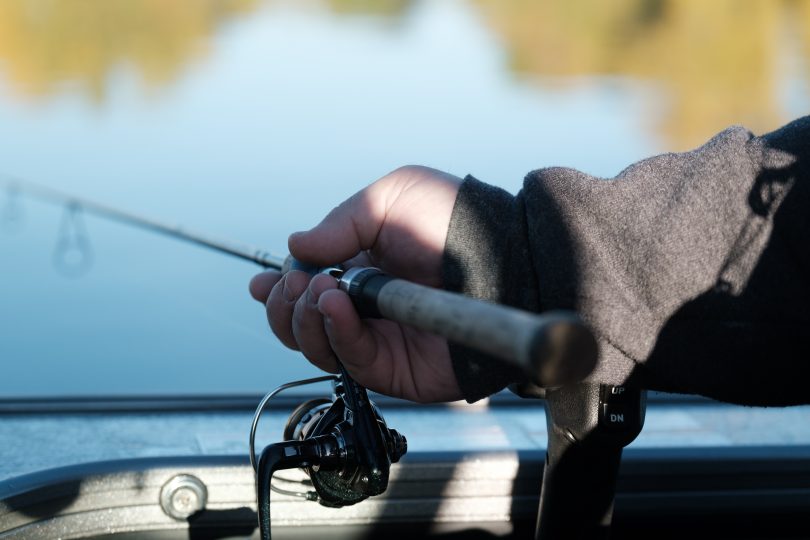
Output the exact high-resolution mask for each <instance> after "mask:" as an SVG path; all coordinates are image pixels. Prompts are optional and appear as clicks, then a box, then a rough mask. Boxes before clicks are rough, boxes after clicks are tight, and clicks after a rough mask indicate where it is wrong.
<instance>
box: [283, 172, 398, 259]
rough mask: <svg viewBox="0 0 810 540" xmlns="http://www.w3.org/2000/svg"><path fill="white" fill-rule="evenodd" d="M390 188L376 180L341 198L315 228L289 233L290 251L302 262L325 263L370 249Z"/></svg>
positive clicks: (379, 225)
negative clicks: (345, 197)
mask: <svg viewBox="0 0 810 540" xmlns="http://www.w3.org/2000/svg"><path fill="white" fill-rule="evenodd" d="M390 191H391V188H390V186H389V185H386V183H383V182H377V183H375V184H372V185H370V186H368V187H367V188H365V189H363V190H362V191H359V192H357V193H356V194H354V195H353V196H352V197H350V198H349V199H347V200H345V201H343V202H342V203H341V204H340V205H339V206H337V207H336V208H335V209H333V210H332V211H331V212H329V214H328V215H327V216H326V217H325V218H324V219H323V221H321V222H320V223H319V224H318V225H316V226H315V227H314V228H312V229H310V230H309V231H304V232H297V233H293V234H292V235H290V238H289V240H288V242H287V243H288V247H289V249H290V254H291V255H292V256H293V257H295V258H296V259H299V260H301V261H304V262H308V263H312V264H315V265H321V266H325V265H328V264H334V263H336V262H342V261H345V260H347V259H351V258H352V257H354V256H356V255H357V254H358V253H360V252H361V251H363V250H366V249H370V248H371V247H372V246H373V245H374V243H375V242H376V240H377V235H378V234H379V232H380V229H381V228H382V226H383V223H384V222H385V215H386V211H387V204H388V201H389V200H395V199H396V196H392V194H391V193H389V192H390Z"/></svg>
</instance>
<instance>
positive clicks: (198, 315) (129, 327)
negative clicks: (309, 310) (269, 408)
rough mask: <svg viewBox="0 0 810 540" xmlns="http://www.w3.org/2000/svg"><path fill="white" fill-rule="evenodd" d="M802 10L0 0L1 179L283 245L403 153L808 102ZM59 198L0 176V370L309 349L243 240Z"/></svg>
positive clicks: (527, 148) (421, 155) (630, 145)
mask: <svg viewBox="0 0 810 540" xmlns="http://www.w3.org/2000/svg"><path fill="white" fill-rule="evenodd" d="M809 13H810V0H802V1H793V2H788V1H782V0H773V1H771V0H747V1H746V0H736V1H732V0H712V1H710V2H698V1H693V0H678V1H677V2H675V1H643V0H610V1H603V0H588V1H586V0H544V1H543V2H539V1H538V2H534V1H528V0H526V1H518V0H512V1H507V0H0V185H2V180H3V174H5V173H8V174H11V175H13V176H20V177H22V178H28V179H33V180H37V181H41V182H43V183H46V184H49V185H51V186H53V187H55V188H58V189H61V190H63V191H67V192H71V193H75V194H77V195H79V196H86V197H88V198H90V199H94V200H98V201H101V202H103V203H107V204H110V205H112V206H117V207H120V208H123V209H126V210H128V211H132V212H134V213H137V214H142V215H145V216H147V217H150V218H154V219H157V220H160V221H164V222H168V223H179V224H182V225H184V226H188V227H189V228H190V229H192V230H199V231H201V232H203V233H206V234H211V235H212V236H216V237H223V238H227V239H231V240H234V241H237V242H239V243H242V242H244V243H246V244H250V245H256V246H257V247H261V248H265V249H269V250H272V251H278V250H283V249H284V247H285V246H286V238H287V235H288V234H289V233H290V232H291V231H294V230H300V229H303V228H306V227H311V226H312V225H313V224H314V223H316V222H317V221H318V220H319V219H320V218H321V217H322V216H323V215H324V214H325V213H326V212H328V211H329V210H330V209H331V208H332V207H333V206H334V204H335V203H336V202H337V201H339V200H342V199H343V198H345V197H347V196H348V195H350V194H351V193H353V192H354V191H356V190H358V189H361V188H362V187H363V186H365V185H367V183H368V182H369V181H371V180H372V179H374V178H376V177H379V176H380V175H382V174H384V173H385V172H387V171H389V170H391V169H393V168H394V167H397V166H400V165H402V164H404V163H408V162H419V163H424V164H427V165H431V166H435V167H437V168H440V169H444V170H448V171H450V172H452V173H454V174H458V175H460V176H463V175H464V174H466V173H473V174H475V175H476V176H477V177H479V178H481V179H482V180H485V181H488V182H491V183H496V184H498V185H500V186H502V187H504V188H505V189H508V190H510V191H516V190H517V189H519V186H520V182H521V179H522V178H523V176H524V175H525V173H526V172H527V171H528V170H530V169H532V168H537V167H542V166H547V165H564V166H573V167H577V168H580V169H583V170H585V171H587V172H590V173H593V174H597V175H605V176H610V175H613V174H616V173H617V172H618V171H620V170H622V169H623V168H624V167H626V166H627V165H628V164H629V163H632V162H633V161H635V160H638V159H641V158H644V157H646V156H649V155H651V154H653V153H657V152H661V151H667V150H674V149H679V148H684V147H686V146H691V145H693V144H695V143H700V142H702V141H704V140H705V139H706V138H707V137H709V136H711V135H712V134H714V133H715V132H716V131H718V130H720V129H722V128H724V127H726V126H727V125H728V124H731V123H744V124H746V125H748V126H749V127H751V128H753V129H755V130H757V131H762V130H765V129H770V128H772V127H774V126H776V125H778V124H779V123H781V122H783V121H784V120H786V119H787V117H788V116H798V115H800V114H803V113H806V112H807V109H808V104H810V91H808V87H809V85H808V83H810V77H808V68H807V64H808V58H810V35H809V34H808V31H809V30H810V24H808V16H809V15H808V14H809ZM156 89H158V90H160V91H159V92H155V90H156ZM144 97H146V98H147V99H144ZM61 210H62V209H59V208H54V207H51V206H47V205H43V204H41V203H37V202H34V201H30V200H27V199H25V198H21V197H20V196H19V195H18V194H16V193H15V192H14V191H13V190H10V191H7V192H5V191H2V190H0V261H1V262H2V270H0V276H2V278H3V279H2V280H0V328H2V330H0V364H2V365H3V367H4V371H3V377H0V396H3V395H27V396H31V395H53V394H68V395H75V394H88V393H89V394H94V393H95V394H98V393H105V394H107V393H109V394H116V395H119V394H128V393H136V394H139V393H150V394H155V393H166V394H177V393H186V394H189V393H209V392H256V393H258V392H262V391H266V390H267V389H268V388H270V387H272V386H275V385H277V384H280V383H283V382H286V381H289V380H293V379H298V378H306V377H312V376H315V375H316V374H317V372H316V371H315V368H314V367H311V366H310V365H309V364H308V363H306V362H305V361H303V360H302V358H301V356H300V354H297V353H294V352H292V351H287V350H285V349H284V347H283V346H282V345H281V344H280V343H279V342H278V341H277V340H276V339H274V338H273V336H272V333H271V332H269V330H268V328H267V324H266V321H265V318H264V314H263V310H262V308H261V306H259V305H257V304H255V303H254V302H253V301H252V300H251V299H249V298H248V295H247V293H246V291H245V288H246V283H247V281H248V279H249V278H250V276H251V275H252V273H253V271H254V268H253V267H252V266H250V265H248V264H246V263H240V262H238V261H234V260H231V259H228V258H225V257H221V256H219V255H216V254H214V253H211V252H209V251H205V250H200V249H198V248H197V247H195V246H191V245H185V244H180V243H177V242H174V241H171V240H167V239H165V238H160V237H155V236H153V235H148V234H144V233H143V232H142V231H138V230H131V229H128V228H126V227H121V226H120V225H118V224H114V223H107V222H103V221H101V220H98V219H96V218H94V217H92V216H90V215H86V216H84V217H85V218H86V219H85V221H80V219H81V218H80V217H79V215H78V214H76V213H75V211H74V212H72V213H71V212H68V214H66V215H65V216H63V215H62V213H61ZM85 225H86V230H85ZM11 233H14V234H11ZM91 261H92V263H93V264H92V267H91V268H89V270H88V271H87V272H86V274H83V277H82V278H81V279H69V278H67V277H65V276H66V275H72V274H80V273H81V271H82V270H85V269H86V268H85V267H86V266H87V265H89V263H90V262H91ZM54 266H56V268H57V270H58V271H54Z"/></svg>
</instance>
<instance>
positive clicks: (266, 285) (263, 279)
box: [248, 270, 281, 304]
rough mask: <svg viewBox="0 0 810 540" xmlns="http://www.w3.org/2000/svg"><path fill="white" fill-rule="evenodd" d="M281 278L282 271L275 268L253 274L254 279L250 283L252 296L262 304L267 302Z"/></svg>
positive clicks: (249, 287)
mask: <svg viewBox="0 0 810 540" xmlns="http://www.w3.org/2000/svg"><path fill="white" fill-rule="evenodd" d="M280 279H281V273H280V272H276V271H275V270H268V271H266V272H262V273H261V274H256V275H255V276H253V279H251V280H250V285H248V290H249V291H250V296H252V297H253V298H254V299H255V300H258V301H259V302H261V303H262V304H266V303H267V299H268V298H269V297H270V291H272V290H273V287H274V286H275V285H276V283H278V282H279V280H280Z"/></svg>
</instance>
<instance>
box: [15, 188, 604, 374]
mask: <svg viewBox="0 0 810 540" xmlns="http://www.w3.org/2000/svg"><path fill="white" fill-rule="evenodd" d="M5 184H6V188H7V189H9V190H13V191H16V192H18V193H24V194H26V195H28V196H30V197H33V198H37V199H41V200H44V201H49V202H55V203H58V204H64V205H67V206H68V207H69V208H74V209H75V208H81V209H82V210H84V211H85V212H88V213H91V214H95V215H96V216H98V217H101V218H104V219H108V220H112V221H116V222H119V223H122V224H125V225H129V226H133V227H136V228H139V229H143V230H147V231H151V232H156V233H159V234H162V235H164V236H168V237H172V238H175V239H178V240H181V241H185V242H190V243H193V244H197V245H199V246H202V247H205V248H209V249H213V250H215V251H218V252H220V253H225V254H227V255H230V256H233V257H237V258H240V259H243V260H247V261H251V262H253V263H256V264H258V265H259V266H261V267H263V268H267V269H273V270H277V271H280V272H287V271H289V270H302V271H305V272H307V273H309V274H312V275H314V274H317V273H326V274H329V275H331V276H333V277H334V278H336V279H337V280H338V286H339V288H340V289H341V290H343V291H345V292H346V293H347V294H348V295H349V297H350V298H351V299H352V301H353V303H354V305H355V307H356V308H357V310H358V313H359V314H360V316H361V317H364V318H385V319H389V320H393V321H396V322H399V323H403V324H407V325H410V326H414V327H416V328H419V329H420V330H425V331H427V332H431V333H434V334H438V335H441V336H443V337H445V338H447V339H448V340H450V341H453V342H456V343H459V344H461V345H464V346H467V347H470V348H473V349H476V350H478V351H480V352H483V353H486V354H490V355H492V356H495V357H498V358H500V359H502V360H504V361H506V362H508V363H511V364H514V365H517V366H518V367H520V368H521V369H523V371H524V372H525V373H526V374H527V376H528V377H529V378H530V379H531V380H532V382H533V383H535V384H537V385H539V386H541V387H549V386H560V385H562V384H567V383H570V382H578V381H580V380H582V379H584V378H585V377H586V376H587V375H588V374H589V373H590V372H591V371H592V370H593V368H594V366H595V364H596V360H597V344H596V341H595V339H594V338H593V335H592V334H591V332H590V330H589V329H588V328H587V327H586V326H585V325H584V323H583V322H582V321H581V319H580V318H579V317H578V316H577V315H576V314H574V313H572V312H564V311H556V312H548V313H544V314H540V315H538V314H534V313H529V312H526V311H522V310H518V309H515V308H511V307H507V306H503V305H498V304H492V303H489V302H484V301H481V300H477V299H474V298H470V297H467V296H463V295H460V294H455V293H451V292H448V291H443V290H439V289H434V288H432V287H426V286H423V285H419V284H416V283H412V282H410V281H406V280H404V279H399V278H395V277H392V276H389V275H386V274H384V273H383V272H382V271H380V270H379V269H377V268H371V267H352V268H348V269H344V268H343V267H342V266H341V265H335V266H330V267H326V268H316V267H313V266H312V265H308V264H306V263H302V262H300V261H297V260H295V259H294V258H292V257H290V256H288V257H279V256H276V255H273V254H271V253H270V252H268V251H265V250H261V249H255V248H252V247H248V246H243V245H240V244H237V243H234V242H230V241H226V240H220V239H215V238H212V237H210V236H208V235H204V234H201V233H197V232H192V231H189V230H187V229H185V228H183V227H181V226H178V225H169V224H166V223H162V222H160V221H157V220H154V219H151V218H146V217H143V216H140V215H137V214H134V213H132V212H128V211H125V210H121V209H119V208H116V207H113V206H109V205H106V204H102V203H99V202H96V201H93V200H90V199H87V198H84V197H79V196H76V195H74V194H72V193H67V192H63V191H60V190H57V189H54V188H51V187H48V186H44V185H41V184H38V183H35V182H31V181H29V180H22V179H19V178H14V179H13V180H6V182H5Z"/></svg>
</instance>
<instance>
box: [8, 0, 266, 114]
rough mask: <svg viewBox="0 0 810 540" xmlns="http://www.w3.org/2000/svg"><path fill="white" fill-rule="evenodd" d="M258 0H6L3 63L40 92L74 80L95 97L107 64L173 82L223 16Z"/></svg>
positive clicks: (26, 88) (26, 90)
mask: <svg viewBox="0 0 810 540" xmlns="http://www.w3.org/2000/svg"><path fill="white" fill-rule="evenodd" d="M255 4H256V1H255V0H204V1H200V0H172V1H171V2H165V1H163V0H103V1H97V0H68V1H62V0H36V1H31V0H3V1H2V2H0V68H2V71H3V72H5V75H6V77H8V78H9V79H11V81H12V82H13V85H14V87H15V89H16V90H17V91H18V92H21V93H23V94H26V95H32V96H40V95H43V94H48V93H51V92H53V91H54V90H56V89H58V88H59V87H60V85H61V84H62V83H64V82H68V81H69V82H78V83H80V84H81V87H82V88H83V89H84V90H86V91H87V93H88V94H89V95H90V96H92V98H93V99H94V100H101V99H103V98H104V95H105V88H106V81H107V78H108V77H109V76H110V74H111V71H112V70H114V69H116V68H118V67H121V66H122V65H127V66H132V67H135V68H136V69H137V70H138V72H139V73H140V74H141V76H142V78H143V80H144V82H145V83H146V84H147V85H150V86H153V85H157V84H165V83H167V82H170V81H171V80H172V79H173V78H174V76H175V75H176V74H177V72H178V71H180V70H181V69H182V68H183V67H184V65H185V64H187V63H188V62H189V61H191V60H194V59H195V58H197V57H198V56H200V54H202V53H204V52H205V45H206V41H205V38H207V37H209V36H210V35H211V33H212V32H213V31H214V30H215V29H216V28H217V27H218V26H220V25H221V24H222V23H224V22H227V21H228V20H230V19H231V18H233V17H234V16H235V15H239V14H243V13H247V12H250V11H251V10H253V8H254V7H255Z"/></svg>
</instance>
